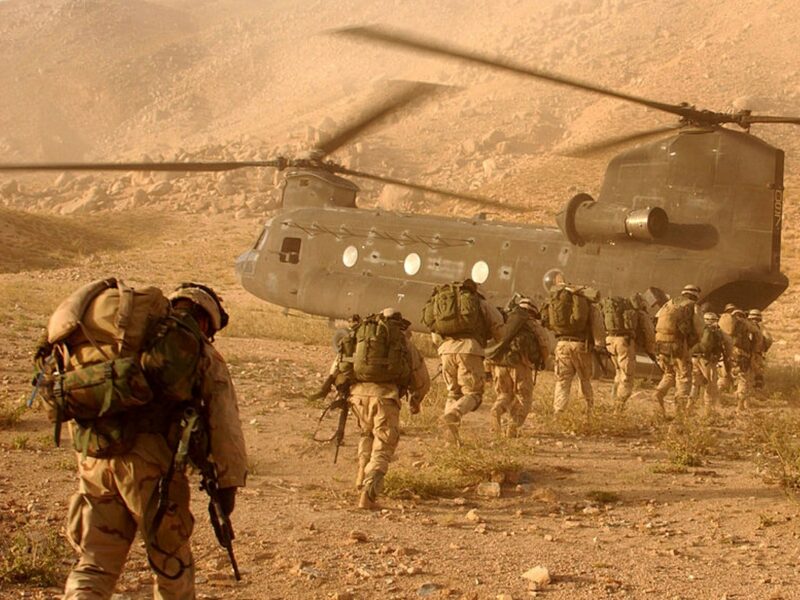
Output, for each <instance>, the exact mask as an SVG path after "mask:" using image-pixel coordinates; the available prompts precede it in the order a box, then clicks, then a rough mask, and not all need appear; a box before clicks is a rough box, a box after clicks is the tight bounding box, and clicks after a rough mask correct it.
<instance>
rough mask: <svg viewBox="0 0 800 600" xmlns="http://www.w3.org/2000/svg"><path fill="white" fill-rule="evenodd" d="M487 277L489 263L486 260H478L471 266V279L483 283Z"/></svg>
mask: <svg viewBox="0 0 800 600" xmlns="http://www.w3.org/2000/svg"><path fill="white" fill-rule="evenodd" d="M487 279H489V265H488V264H486V261H483V260H479V261H478V262H476V263H475V264H474V265H473V266H472V281H474V282H475V283H485V282H486V280H487Z"/></svg>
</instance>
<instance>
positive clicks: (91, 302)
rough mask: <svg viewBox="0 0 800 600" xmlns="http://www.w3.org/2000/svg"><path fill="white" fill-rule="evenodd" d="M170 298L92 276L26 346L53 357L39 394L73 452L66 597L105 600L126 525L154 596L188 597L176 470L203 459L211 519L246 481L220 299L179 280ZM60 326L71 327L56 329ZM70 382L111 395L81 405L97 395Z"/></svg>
mask: <svg viewBox="0 0 800 600" xmlns="http://www.w3.org/2000/svg"><path fill="white" fill-rule="evenodd" d="M170 301H171V303H172V307H171V308H170V304H169V301H168V300H167V298H165V297H164V296H163V295H162V294H161V292H160V290H158V289H157V288H144V289H143V290H138V289H137V290H132V289H131V288H127V286H124V284H123V283H122V282H121V281H117V280H113V279H110V280H103V281H100V282H93V283H92V284H89V285H87V286H84V288H81V289H80V290H78V291H76V292H75V293H74V294H73V295H72V296H70V298H68V299H67V300H66V301H65V302H64V303H62V305H61V306H60V307H59V309H57V311H56V313H54V315H53V317H52V318H51V321H50V326H49V331H50V336H49V340H48V341H47V342H45V343H43V344H41V345H40V347H39V349H38V350H37V359H38V360H39V364H40V365H48V364H53V363H52V362H51V361H55V363H57V372H56V373H55V374H53V375H52V377H53V378H54V379H57V380H58V382H56V383H55V385H54V387H53V388H50V389H49V390H48V391H47V392H45V398H46V400H47V401H48V402H49V403H50V404H51V406H53V407H54V411H55V418H56V425H57V427H58V425H59V424H60V423H61V422H62V420H68V421H69V426H70V431H71V433H72V438H73V442H74V444H75V448H76V450H77V460H78V477H79V489H78V493H77V494H75V495H74V496H73V497H72V499H71V501H70V505H69V510H68V519H67V520H68V524H67V537H68V539H69V541H70V543H71V544H72V546H73V547H74V548H75V549H76V550H77V551H78V552H79V553H80V558H79V560H78V563H77V564H76V565H75V566H74V567H73V569H72V571H71V572H70V574H69V576H68V578H67V582H66V586H65V594H64V598H66V599H70V600H72V599H89V598H110V597H111V595H112V593H113V591H114V587H115V585H116V582H117V579H118V578H119V576H120V573H121V571H122V568H123V565H124V563H125V561H126V558H127V556H128V552H129V550H130V547H131V544H132V543H133V541H134V539H135V535H136V532H137V530H138V531H140V532H141V535H142V538H143V540H144V542H145V549H146V551H147V557H148V561H149V562H150V565H151V567H152V568H153V570H154V572H155V575H154V584H153V594H154V597H155V598H162V599H165V598H194V597H195V591H194V589H195V588H194V586H195V579H194V574H195V565H194V561H193V558H192V553H191V548H190V544H189V539H190V537H191V534H192V530H193V524H194V519H193V517H192V514H191V512H190V509H189V495H190V494H189V482H188V479H187V476H186V474H185V472H184V466H185V464H186V463H187V462H192V463H194V464H196V465H198V466H200V465H203V466H202V467H201V469H202V468H204V467H205V466H207V465H209V461H210V462H211V463H213V465H212V467H211V470H212V472H213V477H214V481H208V482H207V483H208V484H209V485H213V486H214V488H215V489H216V490H218V496H217V500H218V504H217V506H218V507H220V509H221V511H222V513H224V514H221V515H218V516H219V517H220V518H221V519H222V520H227V516H228V515H229V514H230V513H231V512H232V511H233V509H234V504H235V498H236V490H237V489H238V488H239V487H242V486H244V485H245V478H246V475H247V457H246V452H245V444H244V436H243V434H242V429H241V423H240V420H239V413H238V407H237V403H236V394H235V392H234V388H233V383H232V382H231V378H230V374H229V372H228V369H227V367H226V365H225V362H224V361H223V359H222V357H221V356H220V355H219V353H218V352H217V351H216V350H215V349H214V347H213V346H212V343H211V342H212V340H213V336H214V334H215V333H216V332H218V331H219V330H220V329H222V328H223V327H225V325H226V324H227V321H228V315H227V314H226V313H225V311H224V309H223V308H222V301H221V299H220V297H219V296H218V295H217V294H216V293H215V292H214V291H213V290H212V289H211V288H209V287H207V286H203V285H200V284H194V283H192V284H184V285H183V286H181V288H179V289H178V290H176V292H175V293H173V294H172V295H171V296H170ZM81 311H82V312H81ZM109 315H111V316H109ZM65 316H66V317H67V318H66V319H65V318H64V317H65ZM65 322H66V323H72V324H74V323H76V322H79V323H81V325H80V327H79V328H77V329H74V330H72V332H71V333H70V332H69V331H70V330H69V329H67V330H66V331H67V333H64V332H62V333H64V334H63V335H59V334H58V333H57V330H58V329H59V327H60V325H63V324H64V323H65ZM112 323H113V324H112ZM76 327H77V326H76ZM48 357H51V358H48ZM42 361H46V362H42ZM103 361H105V362H103ZM131 361H132V362H131ZM134 365H139V366H140V367H141V368H142V369H144V375H145V377H146V379H140V378H139V375H138V373H142V371H139V370H138V369H139V368H140V367H137V366H134ZM43 372H45V371H43ZM111 372H115V373H117V374H118V375H119V374H121V373H122V372H125V373H127V375H126V378H125V379H124V380H122V379H114V380H113V383H112V381H109V380H103V379H102V378H103V377H106V376H107V374H108V373H111ZM76 379H83V380H87V381H88V380H92V381H95V382H96V384H97V385H96V386H95V389H100V390H102V389H105V388H104V386H111V385H113V386H114V390H115V392H114V393H113V394H112V395H111V396H110V397H109V396H106V399H105V400H103V401H102V402H103V407H102V408H101V409H100V410H99V411H96V410H94V409H93V404H92V403H93V401H94V400H97V399H99V398H97V399H96V398H92V396H91V394H92V393H93V392H91V391H88V392H87V390H86V388H85V387H83V388H82V387H80V386H78V387H75V388H71V385H72V382H73V380H76ZM59 382H60V383H59ZM109 398H110V402H108V399H109ZM187 419H188V421H191V425H189V423H188V421H187ZM197 435H200V436H201V438H196V437H195V436H197ZM181 438H183V439H184V440H185V441H186V442H188V444H184V450H186V452H185V453H184V452H183V451H179V450H177V448H178V447H179V443H178V442H179V440H180V439H181ZM200 439H202V440H203V441H202V442H200ZM198 452H200V453H203V454H202V455H198ZM206 452H207V453H208V454H205V453H206ZM165 492H166V493H165ZM162 506H163V508H162Z"/></svg>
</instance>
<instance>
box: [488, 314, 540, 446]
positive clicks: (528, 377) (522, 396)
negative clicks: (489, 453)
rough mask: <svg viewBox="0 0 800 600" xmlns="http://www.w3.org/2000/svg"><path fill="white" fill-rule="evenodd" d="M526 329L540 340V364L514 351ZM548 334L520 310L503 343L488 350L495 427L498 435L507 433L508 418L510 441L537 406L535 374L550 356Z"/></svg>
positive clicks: (511, 321)
mask: <svg viewBox="0 0 800 600" xmlns="http://www.w3.org/2000/svg"><path fill="white" fill-rule="evenodd" d="M522 328H526V329H527V330H528V331H529V332H531V333H532V334H533V336H534V337H535V338H536V339H537V341H538V345H539V353H540V361H539V364H535V365H534V364H532V363H531V362H530V360H529V358H528V356H525V355H522V353H521V351H519V350H514V349H512V347H511V344H512V342H513V340H514V339H515V338H516V337H517V335H518V334H519V333H520V331H521V330H522ZM546 339H547V333H546V332H545V331H544V328H543V327H542V326H541V325H540V324H539V322H538V321H537V320H536V318H535V316H534V313H533V312H531V311H529V310H527V309H525V308H522V307H519V308H516V309H515V310H514V311H512V312H511V314H510V315H509V317H508V322H507V323H506V326H505V327H504V332H503V340H501V342H500V344H498V345H497V346H495V347H493V348H487V350H486V353H487V354H486V357H487V360H486V362H487V364H488V365H489V367H490V368H491V371H492V381H493V383H494V391H495V395H496V399H495V402H494V404H493V405H492V410H491V426H492V431H494V432H495V433H498V434H500V433H503V423H502V419H503V415H506V414H507V415H508V417H509V423H508V426H507V428H506V431H505V433H506V435H508V437H515V436H516V435H517V432H518V430H519V428H520V427H522V425H523V424H524V423H525V420H526V419H527V418H528V414H529V413H530V412H531V405H532V404H533V386H534V381H533V371H534V369H536V370H540V369H542V368H544V360H545V357H546V356H547V353H548V348H547V343H546V341H544V340H546Z"/></svg>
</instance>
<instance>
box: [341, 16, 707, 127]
mask: <svg viewBox="0 0 800 600" xmlns="http://www.w3.org/2000/svg"><path fill="white" fill-rule="evenodd" d="M332 33H334V34H336V35H343V36H348V37H352V38H358V39H363V40H368V41H371V42H377V43H380V44H385V45H390V46H399V47H401V48H408V49H412V50H418V51H420V52H427V53H429V54H436V55H439V56H447V57H450V58H457V59H460V60H466V61H468V62H472V63H476V64H479V65H483V66H486V67H490V68H493V69H502V70H505V71H509V72H511V73H516V74H518V75H525V76H528V77H534V78H536V79H543V80H545V81H549V82H551V83H555V84H559V85H565V86H569V87H573V88H577V89H580V90H584V91H587V92H593V93H596V94H601V95H603V96H609V97H611V98H617V99H619V100H625V101H627V102H633V103H635V104H641V105H642V106H647V107H649V108H653V109H655V110H661V111H664V112H668V113H672V114H674V115H678V116H680V117H683V118H686V119H692V118H697V115H698V114H700V111H698V110H696V109H693V108H691V107H689V106H682V105H677V104H666V103H663V102H656V101H655V100H648V99H647V98H641V97H639V96H633V95H631V94H624V93H622V92H617V91H615V90H611V89H608V88H605V87H601V86H597V85H593V84H591V83H587V82H584V81H580V80H578V79H571V78H569V77H563V76H561V75H556V74H554V73H548V72H547V71H542V70H540V69H533V68H531V67H526V66H524V65H522V64H519V63H516V62H513V61H510V60H506V59H505V58H502V57H496V56H489V55H486V54H481V53H479V52H473V51H471V50H467V49H464V48H459V47H457V46H454V45H450V44H445V43H441V42H439V41H437V40H434V39H431V38H426V37H423V36H420V35H417V34H414V33H408V32H404V31H400V30H397V29H389V28H385V27H369V26H366V27H346V28H343V29H336V30H333V31H332Z"/></svg>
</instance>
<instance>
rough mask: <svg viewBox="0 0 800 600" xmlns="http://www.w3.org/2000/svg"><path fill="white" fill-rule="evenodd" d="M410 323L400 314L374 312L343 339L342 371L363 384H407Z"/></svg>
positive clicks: (341, 345)
mask: <svg viewBox="0 0 800 600" xmlns="http://www.w3.org/2000/svg"><path fill="white" fill-rule="evenodd" d="M408 326H409V323H408V321H405V320H404V319H400V318H396V317H384V316H383V315H380V314H378V315H370V316H369V317H366V318H365V319H363V320H362V321H361V322H360V323H359V324H358V325H356V326H355V327H353V328H351V330H350V332H349V334H348V335H346V336H344V337H343V338H342V339H341V340H340V342H339V354H340V356H339V370H340V372H342V373H345V374H347V375H348V376H349V377H350V378H351V380H352V381H354V382H360V383H395V384H397V385H399V386H406V385H407V384H408V382H409V379H410V377H411V356H410V354H409V352H408V342H407V340H406V334H405V330H406V329H407V328H408Z"/></svg>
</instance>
